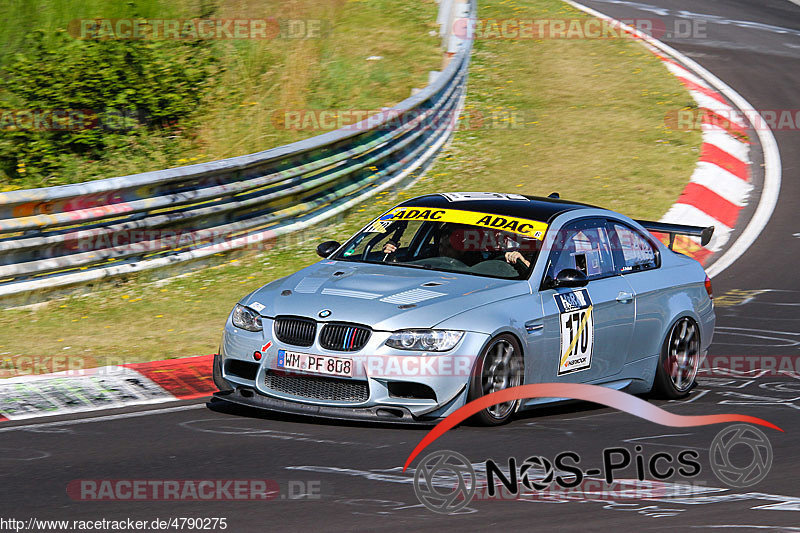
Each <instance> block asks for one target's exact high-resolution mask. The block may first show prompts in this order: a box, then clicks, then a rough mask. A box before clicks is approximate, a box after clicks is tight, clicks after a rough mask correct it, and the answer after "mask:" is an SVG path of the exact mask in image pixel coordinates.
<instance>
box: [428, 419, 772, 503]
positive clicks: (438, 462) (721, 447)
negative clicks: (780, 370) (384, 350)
mask: <svg viewBox="0 0 800 533" xmlns="http://www.w3.org/2000/svg"><path fill="white" fill-rule="evenodd" d="M734 447H738V448H737V449H738V450H739V451H743V449H744V448H749V452H747V453H748V455H750V456H751V457H750V462H749V464H744V463H745V462H746V461H742V459H743V457H742V454H741V453H739V451H737V452H734V453H736V454H737V456H736V457H735V458H734V457H732V455H733V454H732V450H733V449H734ZM569 453H571V454H573V455H575V456H577V454H575V453H574V452H569ZM772 459H773V454H772V445H771V444H770V442H769V439H768V438H767V436H766V435H765V434H764V433H763V432H761V431H760V430H758V429H757V428H755V427H754V426H751V425H748V424H735V425H732V426H729V427H726V428H725V429H723V430H722V431H720V432H719V433H717V435H716V436H715V437H714V440H713V441H712V442H711V447H710V449H709V462H710V463H711V470H712V471H713V472H714V474H715V475H716V476H717V478H718V479H719V480H720V481H721V482H723V483H725V484H726V485H728V486H730V487H734V488H745V487H750V486H753V485H755V484H757V483H759V482H761V481H762V480H763V479H764V478H765V477H767V474H768V473H769V471H770V469H771V468H772ZM489 463H491V464H492V466H494V462H493V461H491V460H487V461H486V465H487V471H488V469H489V467H488V465H489ZM510 463H511V464H516V463H515V462H510ZM530 466H531V465H529V464H528V463H527V462H523V463H521V464H520V472H519V479H521V480H523V484H524V485H525V486H526V487H527V488H529V489H531V488H535V489H537V490H544V489H546V488H547V487H549V486H550V484H551V483H552V482H553V479H554V476H553V474H554V472H553V470H552V468H549V469H547V472H546V473H547V474H548V475H547V476H546V477H545V478H544V479H541V480H532V479H528V471H527V470H528V469H529V468H530ZM607 466H608V465H604V468H605V467H607ZM612 466H613V467H615V468H616V467H622V466H623V465H620V464H616V465H612ZM624 466H627V464H626V465H624ZM698 467H699V464H698ZM522 469H525V471H522ZM595 472H599V469H593V471H587V472H585V473H584V474H590V473H591V474H594V473H595ZM699 473H700V469H699V468H698V469H697V471H696V473H695V475H697V474H699ZM485 477H488V476H485ZM607 477H608V476H606V478H607ZM556 479H558V478H556ZM640 479H641V478H640ZM477 488H478V477H477V475H476V472H475V468H474V467H473V465H472V463H470V461H469V460H468V459H467V458H466V457H464V456H463V455H461V454H460V453H457V452H453V451H450V450H439V451H436V452H433V453H430V454H428V455H426V456H425V457H424V458H423V459H422V461H420V463H419V465H418V466H417V468H416V470H415V472H414V492H415V493H416V495H417V498H418V499H419V501H420V503H422V504H423V505H424V506H425V507H427V508H428V509H430V510H431V511H434V512H436V513H442V514H453V513H456V512H458V511H459V510H461V509H463V508H464V507H466V506H467V505H468V504H469V503H470V502H471V501H472V499H473V497H474V496H475V492H476V490H477Z"/></svg>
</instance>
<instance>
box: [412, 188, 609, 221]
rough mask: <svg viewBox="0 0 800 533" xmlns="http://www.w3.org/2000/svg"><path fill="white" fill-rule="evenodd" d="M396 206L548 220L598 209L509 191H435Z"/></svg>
mask: <svg viewBox="0 0 800 533" xmlns="http://www.w3.org/2000/svg"><path fill="white" fill-rule="evenodd" d="M397 207H427V208H431V209H459V210H463V211H476V212H479V213H487V214H491V215H501V216H502V215H505V216H511V217H516V218H526V219H529V220H536V221H539V222H548V221H550V220H551V219H552V218H553V217H555V216H557V215H560V214H561V213H564V212H567V211H572V210H575V209H597V207H595V206H593V205H589V204H583V203H580V202H570V201H567V200H561V199H559V198H544V197H541V196H528V195H522V194H508V193H469V192H465V193H436V194H427V195H425V196H418V197H416V198H412V199H411V200H407V201H405V202H403V203H402V204H399V205H398V206H397Z"/></svg>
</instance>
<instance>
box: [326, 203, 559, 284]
mask: <svg viewBox="0 0 800 533" xmlns="http://www.w3.org/2000/svg"><path fill="white" fill-rule="evenodd" d="M456 221H457V222H456ZM463 221H467V222H469V223H464V222H463ZM546 228H547V225H546V224H543V223H541V222H533V221H530V220H523V219H516V218H510V217H499V216H496V215H487V214H485V213H473V212H468V211H457V210H451V209H448V210H444V209H433V210H432V209H425V208H413V207H411V208H397V209H394V210H392V211H390V212H389V213H388V214H387V215H384V216H383V217H381V218H380V219H379V220H376V221H375V222H373V223H372V224H370V225H369V226H368V227H367V228H366V229H365V230H364V231H362V232H360V233H358V234H357V235H355V236H354V237H353V238H352V239H350V240H349V241H348V242H347V243H346V244H345V246H344V247H343V248H342V249H341V250H340V251H339V253H337V254H336V256H334V259H337V260H341V261H356V262H364V263H382V264H388V265H395V266H404V267H412V268H414V267H416V268H426V269H430V270H438V271H444V272H459V273H464V274H472V275H476V276H487V277H493V278H504V279H526V278H527V277H528V274H529V273H530V270H531V268H532V267H533V265H534V263H535V261H536V257H537V255H538V253H539V251H540V250H541V242H542V241H541V239H542V237H543V234H544V230H545V229H546Z"/></svg>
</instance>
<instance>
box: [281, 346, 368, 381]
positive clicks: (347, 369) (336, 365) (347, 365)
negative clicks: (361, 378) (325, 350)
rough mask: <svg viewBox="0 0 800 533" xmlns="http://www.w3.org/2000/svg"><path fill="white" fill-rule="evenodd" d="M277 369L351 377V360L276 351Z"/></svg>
mask: <svg viewBox="0 0 800 533" xmlns="http://www.w3.org/2000/svg"><path fill="white" fill-rule="evenodd" d="M278 368H282V369H284V370H300V371H302V372H312V373H314V374H325V375H326V376H345V377H348V378H351V377H353V360H352V359H349V358H346V357H330V356H328V355H312V354H309V353H300V352H290V351H289V350H278Z"/></svg>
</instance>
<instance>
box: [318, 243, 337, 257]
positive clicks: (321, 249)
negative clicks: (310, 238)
mask: <svg viewBox="0 0 800 533" xmlns="http://www.w3.org/2000/svg"><path fill="white" fill-rule="evenodd" d="M339 246H341V244H339V243H338V242H336V241H325V242H323V243H322V244H320V245H319V246H317V255H318V256H320V257H321V258H323V259H327V258H328V256H329V255H331V254H332V253H333V252H335V251H336V250H338V249H339Z"/></svg>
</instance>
